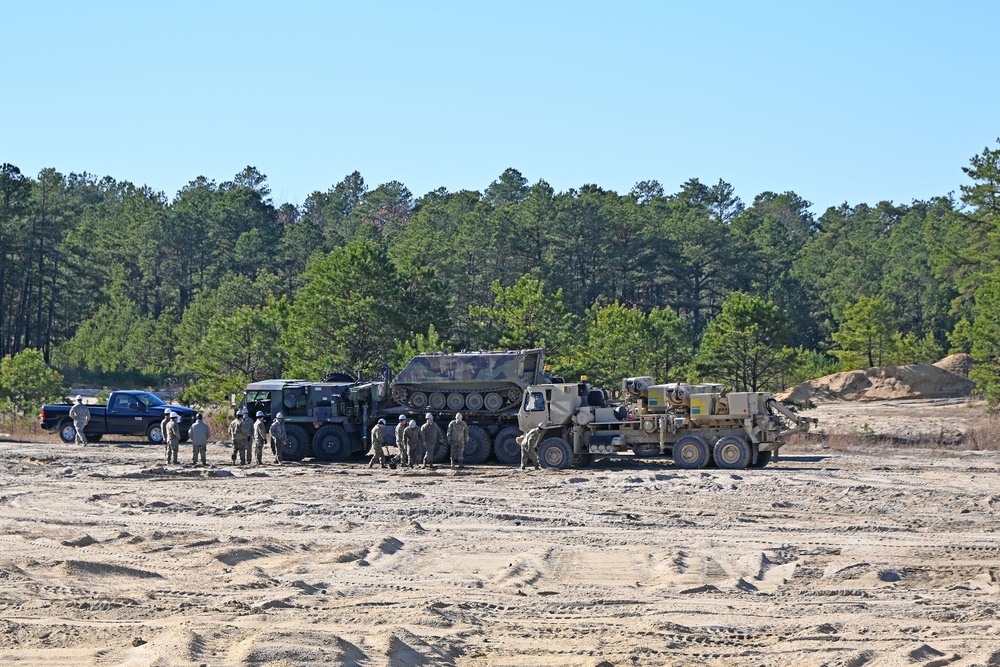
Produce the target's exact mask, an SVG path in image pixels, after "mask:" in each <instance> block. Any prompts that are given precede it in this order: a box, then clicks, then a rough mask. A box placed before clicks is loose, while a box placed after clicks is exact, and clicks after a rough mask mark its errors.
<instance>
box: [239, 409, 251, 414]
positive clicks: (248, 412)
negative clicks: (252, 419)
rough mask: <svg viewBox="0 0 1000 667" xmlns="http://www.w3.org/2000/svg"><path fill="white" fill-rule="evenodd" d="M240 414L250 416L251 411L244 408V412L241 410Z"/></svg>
mask: <svg viewBox="0 0 1000 667" xmlns="http://www.w3.org/2000/svg"><path fill="white" fill-rule="evenodd" d="M240 414H241V415H248V414H250V411H249V410H247V409H246V408H243V409H242V410H240Z"/></svg>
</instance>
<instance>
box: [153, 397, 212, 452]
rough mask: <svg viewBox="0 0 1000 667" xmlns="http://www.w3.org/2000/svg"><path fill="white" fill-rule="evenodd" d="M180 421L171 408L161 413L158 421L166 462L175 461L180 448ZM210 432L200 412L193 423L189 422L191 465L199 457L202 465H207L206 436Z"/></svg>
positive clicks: (179, 417)
mask: <svg viewBox="0 0 1000 667" xmlns="http://www.w3.org/2000/svg"><path fill="white" fill-rule="evenodd" d="M180 421H181V416H180V415H179V414H177V413H176V412H174V411H173V410H166V411H165V412H164V413H163V421H161V422H160V433H162V434H163V448H164V453H165V454H166V457H167V463H177V454H178V452H179V450H180V442H181V427H180ZM210 434H211V429H210V428H209V427H208V424H206V423H205V422H204V421H203V420H202V418H201V413H198V414H197V415H195V417H194V423H193V424H191V431H190V433H189V436H190V438H191V445H192V453H193V458H192V461H191V463H192V464H193V465H198V459H199V458H200V459H201V464H202V465H206V466H207V465H208V459H207V450H208V436H209V435H210Z"/></svg>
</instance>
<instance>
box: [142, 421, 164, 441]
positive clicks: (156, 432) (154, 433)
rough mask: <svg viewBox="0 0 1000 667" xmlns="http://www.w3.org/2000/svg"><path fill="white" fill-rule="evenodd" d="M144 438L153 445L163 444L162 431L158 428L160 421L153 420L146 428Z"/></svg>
mask: <svg viewBox="0 0 1000 667" xmlns="http://www.w3.org/2000/svg"><path fill="white" fill-rule="evenodd" d="M146 438H147V439H148V440H149V441H150V442H151V443H153V444H154V445H162V444H163V431H161V430H160V422H153V423H152V424H150V425H149V428H147V429H146Z"/></svg>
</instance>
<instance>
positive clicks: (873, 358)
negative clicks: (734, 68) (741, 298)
mask: <svg viewBox="0 0 1000 667" xmlns="http://www.w3.org/2000/svg"><path fill="white" fill-rule="evenodd" d="M889 321H890V314H889V309H888V307H887V306H886V305H885V303H884V302H883V301H882V298H881V297H874V298H873V297H867V296H863V297H861V298H859V299H858V300H857V301H856V302H854V303H853V304H851V305H849V306H847V307H846V308H845V309H844V311H843V316H842V320H841V323H840V328H839V329H838V330H837V331H835V332H834V333H833V340H834V342H835V343H836V344H837V346H838V347H837V348H836V349H833V350H831V351H830V353H831V354H833V355H834V356H836V357H837V358H838V359H840V363H841V366H842V367H843V369H844V370H851V369H855V368H871V367H872V366H881V365H882V363H883V361H884V360H886V359H887V358H888V357H889V356H890V355H891V354H892V351H893V349H894V347H895V345H894V342H893V335H894V334H895V333H896V332H895V331H893V330H892V328H891V326H890V324H889Z"/></svg>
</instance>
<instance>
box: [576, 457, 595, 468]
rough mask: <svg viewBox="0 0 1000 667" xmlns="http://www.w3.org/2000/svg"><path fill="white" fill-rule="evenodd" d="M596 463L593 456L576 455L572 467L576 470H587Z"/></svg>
mask: <svg viewBox="0 0 1000 667" xmlns="http://www.w3.org/2000/svg"><path fill="white" fill-rule="evenodd" d="M593 462H594V455H593V454H574V455H573V460H572V461H571V462H570V465H571V466H572V467H574V468H586V467H588V466H590V464H591V463H593Z"/></svg>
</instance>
